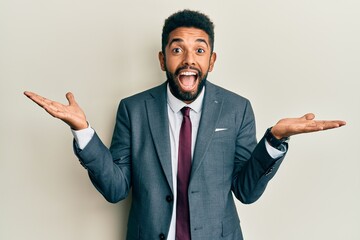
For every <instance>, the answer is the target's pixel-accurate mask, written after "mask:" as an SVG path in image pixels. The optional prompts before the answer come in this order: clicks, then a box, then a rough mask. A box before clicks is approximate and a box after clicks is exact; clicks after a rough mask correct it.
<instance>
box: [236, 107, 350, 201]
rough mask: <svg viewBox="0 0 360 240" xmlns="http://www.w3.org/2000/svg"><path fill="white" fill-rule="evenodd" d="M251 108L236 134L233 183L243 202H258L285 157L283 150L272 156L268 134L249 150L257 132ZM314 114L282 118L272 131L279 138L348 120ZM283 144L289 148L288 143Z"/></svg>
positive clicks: (321, 128) (341, 123) (324, 128)
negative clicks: (268, 148) (267, 144)
mask: <svg viewBox="0 0 360 240" xmlns="http://www.w3.org/2000/svg"><path fill="white" fill-rule="evenodd" d="M250 110H251V108H250ZM250 110H247V111H246V112H245V113H244V116H246V115H248V117H244V121H243V123H242V124H241V125H242V126H241V128H240V130H239V134H238V138H237V151H236V153H237V154H236V158H235V167H234V174H233V184H232V190H233V192H234V194H235V196H236V197H237V198H238V199H239V200H240V201H242V202H243V203H252V202H255V201H256V200H257V199H258V198H259V197H260V196H261V195H262V194H263V192H264V191H265V188H266V186H267V184H268V182H269V181H270V180H271V178H272V177H273V176H274V175H275V173H276V172H277V170H278V168H279V166H280V164H281V162H282V161H283V159H284V157H285V154H284V155H283V156H281V157H280V158H277V159H273V158H272V157H271V156H270V155H269V153H268V151H267V150H266V147H265V146H266V144H265V143H266V139H265V138H262V139H261V140H260V142H259V143H258V144H257V145H256V147H255V149H254V150H253V151H252V152H251V155H250V156H249V155H248V154H247V152H250V149H252V145H253V142H254V140H253V138H254V137H253V136H255V127H254V125H255V123H254V118H253V115H252V111H250ZM249 116H250V117H249ZM251 116H252V117H251ZM314 117H315V116H314V114H306V115H305V116H303V117H300V118H285V119H282V120H280V121H279V122H278V123H277V124H276V125H275V126H273V127H272V129H271V132H272V134H273V135H274V136H275V137H276V138H277V139H284V138H288V137H290V136H293V135H296V134H301V133H309V132H316V131H322V130H327V129H333V128H337V127H341V126H344V125H345V124H346V123H345V122H344V121H340V120H334V121H328V120H321V121H316V120H314ZM284 144H286V149H288V147H287V143H284ZM239 149H240V150H239ZM241 149H248V150H247V151H244V150H241Z"/></svg>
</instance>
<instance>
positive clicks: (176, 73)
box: [175, 66, 202, 76]
mask: <svg viewBox="0 0 360 240" xmlns="http://www.w3.org/2000/svg"><path fill="white" fill-rule="evenodd" d="M185 69H191V70H195V71H197V74H198V76H202V72H201V71H200V70H199V69H197V68H195V67H191V66H183V67H179V68H178V69H176V71H175V75H176V76H177V75H179V73H180V71H182V70H185Z"/></svg>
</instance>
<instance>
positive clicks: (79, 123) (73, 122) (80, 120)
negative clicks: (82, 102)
mask: <svg viewBox="0 0 360 240" xmlns="http://www.w3.org/2000/svg"><path fill="white" fill-rule="evenodd" d="M24 94H25V95H26V96H27V97H28V98H30V99H31V100H32V101H34V102H35V103H36V104H38V105H39V106H40V107H42V108H43V109H45V111H47V112H48V113H49V114H50V115H51V116H53V117H55V118H58V119H60V120H62V121H64V122H65V123H66V124H67V125H69V126H70V127H71V128H72V129H74V130H81V129H85V128H87V127H88V123H87V121H86V116H85V113H84V112H83V110H82V109H81V108H80V106H79V105H78V104H77V102H76V101H75V98H74V95H73V94H72V93H71V92H68V93H67V94H66V98H67V100H68V102H69V105H64V104H61V103H58V102H55V101H52V100H49V99H46V98H44V97H42V96H40V95H37V94H36V93H33V92H28V91H25V92H24Z"/></svg>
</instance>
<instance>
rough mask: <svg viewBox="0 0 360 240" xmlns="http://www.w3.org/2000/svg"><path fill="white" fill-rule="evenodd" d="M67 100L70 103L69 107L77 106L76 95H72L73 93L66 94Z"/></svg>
mask: <svg viewBox="0 0 360 240" xmlns="http://www.w3.org/2000/svg"><path fill="white" fill-rule="evenodd" d="M66 99H67V100H68V102H69V105H70V106H71V105H76V104H77V103H76V101H75V97H74V94H72V93H71V92H68V93H66Z"/></svg>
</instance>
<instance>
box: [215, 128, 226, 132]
mask: <svg viewBox="0 0 360 240" xmlns="http://www.w3.org/2000/svg"><path fill="white" fill-rule="evenodd" d="M226 130H227V128H215V132H220V131H226Z"/></svg>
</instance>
